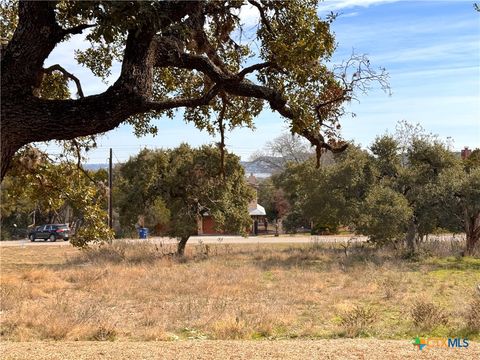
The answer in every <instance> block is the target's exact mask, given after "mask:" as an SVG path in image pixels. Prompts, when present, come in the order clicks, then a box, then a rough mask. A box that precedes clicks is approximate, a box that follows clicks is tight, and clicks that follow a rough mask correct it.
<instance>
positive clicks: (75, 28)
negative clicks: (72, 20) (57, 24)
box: [62, 24, 97, 35]
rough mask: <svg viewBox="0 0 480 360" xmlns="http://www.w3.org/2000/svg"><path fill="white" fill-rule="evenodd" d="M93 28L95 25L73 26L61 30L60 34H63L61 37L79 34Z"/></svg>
mask: <svg viewBox="0 0 480 360" xmlns="http://www.w3.org/2000/svg"><path fill="white" fill-rule="evenodd" d="M95 26H97V25H96V24H81V25H77V26H73V27H71V28H68V29H63V31H62V33H63V35H75V34H81V33H82V32H83V30H85V29H88V28H91V27H95Z"/></svg>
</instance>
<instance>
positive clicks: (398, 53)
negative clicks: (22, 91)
mask: <svg viewBox="0 0 480 360" xmlns="http://www.w3.org/2000/svg"><path fill="white" fill-rule="evenodd" d="M329 11H334V12H339V13H340V16H339V17H338V18H337V20H336V21H335V22H334V24H333V25H332V29H333V31H334V32H335V34H336V40H337V42H338V50H337V52H336V55H335V57H334V59H333V62H341V60H342V59H345V58H347V57H348V56H349V55H350V54H351V53H352V51H355V52H356V53H365V54H367V55H368V56H369V58H370V60H371V63H372V64H373V65H374V66H378V67H379V66H382V67H385V68H386V69H387V71H388V72H389V74H390V85H391V88H392V95H391V96H388V95H386V94H385V93H383V92H382V91H381V90H379V89H373V90H372V91H370V92H369V94H368V95H366V96H363V95H362V96H359V100H360V103H356V102H354V103H352V104H351V105H350V106H348V110H349V111H352V112H354V113H355V114H356V117H355V118H351V117H348V116H347V117H345V118H344V119H343V120H342V122H341V123H342V128H343V130H342V135H343V137H344V138H345V139H352V140H354V141H355V142H356V143H360V144H361V145H363V146H364V147H366V146H368V145H369V144H370V143H371V141H372V140H373V139H374V138H375V136H376V135H379V134H383V133H384V132H385V131H390V132H392V131H393V130H394V129H395V125H396V123H397V122H398V121H400V120H407V121H408V122H410V123H414V124H416V123H420V124H421V125H422V126H423V127H424V128H425V129H426V130H428V131H430V132H433V133H435V134H438V135H439V136H440V137H441V138H442V139H446V138H447V137H451V138H452V139H453V148H454V149H456V150H459V149H461V148H463V147H464V146H469V147H470V148H475V147H480V13H478V12H475V11H474V9H473V1H461V0H456V1H393V0H363V1H362V0H339V1H329V0H327V1H325V2H323V3H321V4H320V8H319V12H320V14H326V13H327V12H329ZM242 17H243V19H244V20H245V22H246V23H248V24H254V23H256V21H257V18H256V16H255V15H254V12H253V11H252V10H251V9H246V11H245V12H244V13H242ZM72 40H73V41H70V42H68V43H65V44H61V45H60V46H58V47H57V48H56V49H55V50H54V51H53V53H52V54H51V56H50V57H49V59H48V60H47V62H46V66H47V65H50V64H55V63H59V64H61V65H62V66H64V67H65V68H66V69H67V70H69V71H71V72H73V73H74V74H75V75H77V77H79V78H80V79H81V81H82V84H83V85H82V86H83V90H84V92H85V93H86V94H87V95H91V94H95V93H99V92H101V91H103V90H104V89H105V88H106V85H105V84H102V83H101V82H100V81H99V80H98V79H95V78H94V77H93V76H92V75H91V73H90V71H89V70H88V69H85V68H82V67H81V66H79V65H78V64H76V63H75V60H74V59H73V50H74V49H75V48H82V47H84V46H85V43H84V42H83V41H82V38H81V37H79V36H77V37H74V38H73V39H72ZM118 70H119V69H118V66H117V67H116V68H114V71H113V75H112V77H111V81H112V82H113V81H114V80H115V76H116V75H117V74H118ZM267 108H268V106H267ZM157 125H158V128H159V133H158V135H157V136H155V137H152V136H146V137H143V138H136V137H135V136H134V135H133V133H132V130H131V128H130V127H129V126H126V125H125V126H120V127H119V128H117V129H115V130H113V131H111V132H109V133H107V134H106V135H104V136H102V137H100V138H99V142H98V143H99V148H98V149H96V150H94V151H92V152H91V155H90V158H89V161H88V162H90V163H99V162H105V160H106V158H107V156H108V148H109V147H112V148H113V151H114V154H115V158H114V160H115V161H116V162H117V161H125V160H127V159H128V157H129V156H130V155H133V154H135V153H136V152H138V150H139V149H141V148H142V147H150V148H155V147H164V148H165V147H174V146H177V145H178V144H180V143H181V142H188V143H190V144H192V145H200V144H208V143H211V142H214V141H217V140H218V139H215V138H212V137H210V136H209V135H208V134H206V133H202V132H200V131H198V130H197V129H195V127H194V126H193V125H191V124H185V123H184V122H183V120H181V117H180V116H179V117H178V118H177V119H174V120H167V119H159V120H158V121H157ZM286 129H287V126H286V124H285V122H284V120H283V119H282V118H281V117H280V116H279V115H278V114H276V113H272V112H271V111H268V110H266V111H264V112H263V113H262V114H261V115H260V116H259V117H258V118H257V120H256V129H255V131H253V132H252V131H251V130H249V129H238V130H235V131H234V132H232V133H230V134H229V135H228V138H227V141H226V142H227V147H228V149H229V150H230V151H232V152H234V153H236V154H238V155H240V156H241V157H242V159H244V160H246V159H248V157H249V156H250V154H251V153H253V152H254V151H256V150H259V149H261V148H262V147H263V146H264V144H265V143H266V142H267V141H269V140H272V139H273V138H275V137H276V136H278V135H280V134H281V133H282V132H284V131H286Z"/></svg>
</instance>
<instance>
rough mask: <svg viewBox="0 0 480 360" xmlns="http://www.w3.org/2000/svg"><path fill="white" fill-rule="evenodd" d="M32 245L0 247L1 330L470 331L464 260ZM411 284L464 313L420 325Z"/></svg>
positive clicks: (82, 334) (43, 334) (80, 334)
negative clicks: (181, 252) (438, 322)
mask: <svg viewBox="0 0 480 360" xmlns="http://www.w3.org/2000/svg"><path fill="white" fill-rule="evenodd" d="M36 249H37V251H38V249H39V248H38V247H36ZM32 251H34V250H32V249H29V248H27V249H23V250H22V249H15V248H11V249H9V248H3V249H2V253H1V254H0V256H1V259H2V271H1V287H0V289H1V292H0V295H1V304H0V310H1V320H0V321H1V322H0V336H1V338H3V339H11V340H35V339H42V340H43V339H54V340H64V339H65V340H98V341H105V340H116V339H128V340H174V339H178V338H182V339H188V338H195V339H207V338H208V339H259V338H293V337H326V338H329V337H355V336H377V337H386V338H398V337H405V336H411V335H417V334H418V332H419V331H420V332H422V331H423V332H425V333H427V332H429V331H435V332H436V333H435V334H442V331H443V332H444V333H445V334H447V333H448V334H453V333H455V332H462V334H468V335H469V336H470V337H471V338H472V337H473V338H475V336H477V338H478V334H477V335H476V334H475V331H476V329H477V328H476V324H477V322H476V321H477V320H478V319H477V317H476V316H477V315H476V313H475V312H474V311H472V306H474V305H472V304H475V301H478V300H476V295H475V293H472V289H474V288H475V286H476V284H477V283H480V260H478V259H473V258H456V257H446V258H438V257H435V256H434V255H432V254H430V255H429V257H427V258H425V259H421V260H416V261H406V260H403V259H401V257H400V255H399V254H396V253H394V252H392V251H391V250H376V249H373V248H370V247H368V246H366V245H364V244H356V245H353V246H350V247H349V248H348V251H345V248H342V247H341V246H339V245H338V244H333V245H329V244H320V243H315V242H314V243H312V244H308V245H298V246H290V245H227V244H218V245H209V246H207V245H204V244H200V245H198V246H190V247H187V254H186V257H185V258H177V257H176V256H174V255H172V254H173V252H174V249H173V248H171V247H169V246H162V245H155V244H151V243H146V242H143V243H128V242H114V243H113V244H112V245H107V246H101V247H98V248H93V249H89V250H87V251H83V252H79V251H77V250H75V249H69V250H65V249H60V248H59V247H58V248H57V247H54V246H51V247H48V248H46V247H45V248H42V251H44V252H43V254H42V256H43V257H44V259H45V264H47V265H42V264H41V263H42V261H41V258H40V256H39V255H38V254H33V253H31V252H32ZM442 251H444V250H442ZM30 254H31V255H32V256H33V257H35V261H33V262H28V261H26V260H25V256H29V255H30ZM420 293H421V294H422V296H423V298H424V301H425V302H426V303H428V302H433V301H434V302H435V304H438V307H439V308H441V309H456V310H461V311H457V313H461V314H463V315H461V316H457V315H455V316H454V314H453V312H450V311H446V310H445V316H446V319H447V320H448V321H446V322H445V323H442V325H443V326H440V327H435V328H434V329H432V327H431V326H430V327H428V326H422V321H423V320H422V318H421V316H420V315H419V316H417V320H415V319H412V311H413V310H412V306H415V304H416V303H415V301H416V300H418V295H419V294H420ZM466 293H468V294H471V295H469V297H466V296H465V294H466ZM436 306H437V305H436ZM442 314H443V313H442ZM426 318H427V317H426ZM425 321H426V320H425ZM423 325H425V324H423Z"/></svg>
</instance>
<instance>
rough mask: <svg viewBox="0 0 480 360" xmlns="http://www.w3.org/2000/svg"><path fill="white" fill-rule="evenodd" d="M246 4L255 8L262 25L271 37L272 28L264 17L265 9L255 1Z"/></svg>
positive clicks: (249, 0) (251, 0) (250, 0)
mask: <svg viewBox="0 0 480 360" xmlns="http://www.w3.org/2000/svg"><path fill="white" fill-rule="evenodd" d="M248 2H249V3H250V4H251V5H253V6H255V7H256V8H257V10H258V12H259V13H260V19H261V20H262V24H263V25H264V26H265V27H266V28H267V30H268V32H269V33H270V34H272V35H273V33H274V32H273V30H272V27H271V26H270V22H269V21H268V19H267V16H266V15H265V9H264V8H263V6H262V5H261V4H260V3H259V2H257V1H256V0H248Z"/></svg>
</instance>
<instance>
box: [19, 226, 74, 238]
mask: <svg viewBox="0 0 480 360" xmlns="http://www.w3.org/2000/svg"><path fill="white" fill-rule="evenodd" d="M69 236H70V228H69V227H68V225H67V224H47V225H41V226H37V227H35V228H34V229H33V230H31V231H30V232H29V234H28V238H29V239H30V241H35V240H36V239H43V241H47V240H50V241H57V239H63V241H68V237H69Z"/></svg>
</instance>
